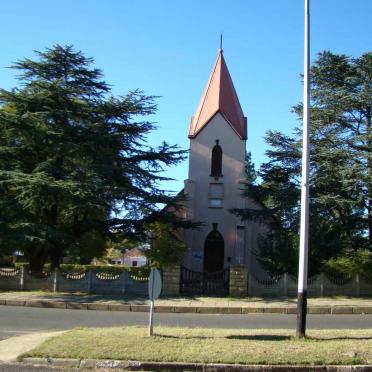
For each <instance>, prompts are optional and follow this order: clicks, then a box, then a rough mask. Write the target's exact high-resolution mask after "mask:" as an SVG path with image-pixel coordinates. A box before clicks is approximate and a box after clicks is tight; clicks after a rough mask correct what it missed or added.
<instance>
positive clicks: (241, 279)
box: [229, 266, 248, 297]
mask: <svg viewBox="0 0 372 372" xmlns="http://www.w3.org/2000/svg"><path fill="white" fill-rule="evenodd" d="M229 294H230V296H231V297H245V296H247V295H248V269H247V267H246V266H230V282H229Z"/></svg>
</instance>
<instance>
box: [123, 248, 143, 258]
mask: <svg viewBox="0 0 372 372" xmlns="http://www.w3.org/2000/svg"><path fill="white" fill-rule="evenodd" d="M141 256H143V257H146V254H145V253H144V252H143V251H142V250H141V249H139V248H133V249H130V250H129V251H127V252H125V253H124V257H141Z"/></svg>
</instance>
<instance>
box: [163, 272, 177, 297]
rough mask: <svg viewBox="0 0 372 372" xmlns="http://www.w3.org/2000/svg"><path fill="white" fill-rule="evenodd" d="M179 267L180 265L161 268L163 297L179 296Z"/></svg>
mask: <svg viewBox="0 0 372 372" xmlns="http://www.w3.org/2000/svg"><path fill="white" fill-rule="evenodd" d="M180 280H181V267H180V265H172V266H164V267H163V292H162V294H163V296H179V294H180Z"/></svg>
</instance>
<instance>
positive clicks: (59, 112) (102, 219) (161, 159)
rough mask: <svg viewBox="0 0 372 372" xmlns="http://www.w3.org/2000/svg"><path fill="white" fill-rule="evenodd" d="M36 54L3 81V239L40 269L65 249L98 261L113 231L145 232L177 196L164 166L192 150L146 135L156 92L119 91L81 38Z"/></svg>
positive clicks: (0, 128)
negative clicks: (164, 185) (13, 83)
mask: <svg viewBox="0 0 372 372" xmlns="http://www.w3.org/2000/svg"><path fill="white" fill-rule="evenodd" d="M36 55H37V59H36V60H30V59H23V60H20V61H18V62H16V63H15V64H14V65H13V68H14V69H16V70H17V71H18V72H19V75H18V79H19V81H20V86H19V87H18V88H14V89H12V90H10V91H6V90H3V89H1V90H0V236H1V238H0V247H2V248H1V249H5V248H6V247H9V246H11V245H13V246H17V247H19V249H21V250H23V251H24V253H25V256H26V257H27V259H28V260H29V261H30V264H31V269H32V270H33V271H40V270H41V268H42V267H43V264H44V263H45V262H46V261H47V260H48V259H50V260H51V262H52V266H58V265H59V263H60V260H61V257H62V256H63V255H64V254H66V252H71V254H72V256H73V257H75V258H76V259H79V260H80V262H82V263H84V262H89V260H90V259H91V258H92V257H93V256H95V255H100V254H102V252H103V247H104V244H103V243H104V241H107V240H108V239H110V238H113V234H112V231H116V232H118V231H120V232H121V233H122V234H123V235H127V236H135V237H136V238H137V239H138V238H139V237H140V236H141V235H142V236H143V233H144V226H145V225H146V224H147V223H148V221H149V220H150V221H154V220H156V218H158V215H159V214H160V212H159V209H158V206H159V205H161V204H167V203H170V202H172V200H173V198H172V196H171V195H169V194H168V193H166V192H164V191H162V190H160V189H159V188H158V182H159V181H163V180H166V179H167V178H165V177H163V176H161V174H160V172H161V171H162V170H163V168H164V167H165V166H169V165H174V164H177V163H178V162H179V161H180V160H182V159H183V158H184V152H183V151H180V150H179V149H178V148H177V146H171V145H168V144H167V143H165V142H164V143H163V144H162V145H161V146H159V147H157V148H153V147H150V146H148V145H147V144H146V136H147V135H148V133H149V132H150V131H152V130H154V129H155V126H154V125H153V124H152V123H151V122H149V121H147V120H146V119H145V117H146V116H149V115H152V114H154V113H155V112H156V104H155V101H154V99H155V97H153V96H147V95H145V94H143V93H142V92H141V91H139V90H135V91H132V92H129V93H128V94H126V95H124V96H120V97H113V96H111V95H110V94H111V93H110V87H109V86H108V85H107V84H106V83H105V82H104V81H103V80H102V72H101V71H100V70H98V69H96V68H94V67H92V63H93V60H92V59H91V58H87V57H85V56H84V55H83V54H82V53H81V52H77V51H75V50H74V49H73V47H72V46H59V45H56V46H54V47H53V48H50V49H46V51H45V52H36ZM167 218H173V220H176V219H177V217H176V216H172V217H169V216H168V217H167ZM179 223H180V224H182V221H179Z"/></svg>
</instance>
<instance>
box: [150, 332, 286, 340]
mask: <svg viewBox="0 0 372 372" xmlns="http://www.w3.org/2000/svg"><path fill="white" fill-rule="evenodd" d="M155 336H158V337H163V338H173V339H179V340H192V339H194V340H207V339H216V338H219V339H224V338H225V339H229V340H252V341H285V340H290V339H292V337H291V336H281V335H230V336H220V337H218V336H217V337H216V336H172V335H162V334H160V333H155Z"/></svg>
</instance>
